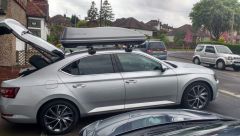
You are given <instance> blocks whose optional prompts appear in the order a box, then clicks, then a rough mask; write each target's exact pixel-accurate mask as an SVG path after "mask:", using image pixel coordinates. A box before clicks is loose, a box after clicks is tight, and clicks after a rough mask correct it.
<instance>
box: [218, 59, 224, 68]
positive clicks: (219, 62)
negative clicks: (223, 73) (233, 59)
mask: <svg viewBox="0 0 240 136" xmlns="http://www.w3.org/2000/svg"><path fill="white" fill-rule="evenodd" d="M217 68H218V69H220V70H225V68H226V65H225V62H224V61H223V60H218V61H217Z"/></svg>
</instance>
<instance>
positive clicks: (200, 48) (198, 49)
mask: <svg viewBox="0 0 240 136" xmlns="http://www.w3.org/2000/svg"><path fill="white" fill-rule="evenodd" d="M203 49H204V46H203V45H198V46H197V47H196V52H201V51H202V50H203Z"/></svg>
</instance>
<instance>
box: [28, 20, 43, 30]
mask: <svg viewBox="0 0 240 136" xmlns="http://www.w3.org/2000/svg"><path fill="white" fill-rule="evenodd" d="M28 27H34V28H41V20H35V19H28Z"/></svg>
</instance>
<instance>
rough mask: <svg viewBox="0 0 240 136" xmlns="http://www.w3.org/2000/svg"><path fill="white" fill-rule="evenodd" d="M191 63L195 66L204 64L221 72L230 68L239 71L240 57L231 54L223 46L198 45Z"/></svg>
mask: <svg viewBox="0 0 240 136" xmlns="http://www.w3.org/2000/svg"><path fill="white" fill-rule="evenodd" d="M193 63H195V64H197V65H200V64H201V63H205V64H209V66H210V67H214V66H216V67H217V68H218V69H221V70H224V69H225V68H226V67H232V68H233V69H234V70H235V71H240V56H239V55H236V54H233V53H232V51H231V50H230V49H229V48H228V47H226V46H224V45H210V44H209V45H208V44H199V45H198V46H197V47H196V49H195V53H194V56H193Z"/></svg>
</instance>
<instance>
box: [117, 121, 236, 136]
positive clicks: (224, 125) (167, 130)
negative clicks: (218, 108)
mask: <svg viewBox="0 0 240 136" xmlns="http://www.w3.org/2000/svg"><path fill="white" fill-rule="evenodd" d="M239 131H240V122H239V121H220V120H215V121H214V120H212V121H211V120H209V121H190V122H181V123H172V124H167V125H160V126H154V127H148V128H145V129H139V130H136V131H132V132H129V133H125V134H123V135H121V136H137V135H146V134H150V133H151V134H152V135H153V136H163V135H164V136H179V135H180V136H192V135H194V136H205V135H220V136H221V135H223V136H228V135H229V136H230V135H231V136H235V135H236V134H238V132H239Z"/></svg>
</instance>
